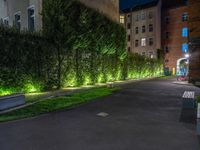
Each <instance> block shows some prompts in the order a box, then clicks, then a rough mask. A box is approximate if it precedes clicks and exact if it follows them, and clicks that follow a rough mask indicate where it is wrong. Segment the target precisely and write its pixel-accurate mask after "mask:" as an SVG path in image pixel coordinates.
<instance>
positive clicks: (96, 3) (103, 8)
mask: <svg viewBox="0 0 200 150" xmlns="http://www.w3.org/2000/svg"><path fill="white" fill-rule="evenodd" d="M80 1H81V2H83V3H84V4H85V5H86V6H89V7H91V8H94V9H98V10H99V11H100V12H102V13H104V14H106V15H107V16H108V17H109V18H111V19H112V20H115V21H117V22H119V0H80Z"/></svg>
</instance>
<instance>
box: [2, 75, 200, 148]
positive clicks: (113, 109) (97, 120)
mask: <svg viewBox="0 0 200 150" xmlns="http://www.w3.org/2000/svg"><path fill="white" fill-rule="evenodd" d="M173 82H174V80H173V79H169V80H164V79H156V80H150V81H141V82H137V83H132V84H129V85H126V86H125V89H124V90H122V91H120V92H118V93H115V94H114V95H112V96H109V97H106V98H102V100H100V101H95V102H91V103H89V104H85V105H82V106H80V107H78V108H76V109H72V110H63V111H59V112H54V113H51V114H47V115H42V116H39V117H36V118H31V119H26V120H21V121H15V122H9V123H1V124H0V150H179V149H180V150H200V146H199V144H200V143H199V141H198V138H197V136H196V134H195V130H196V129H195V128H196V127H195V124H193V123H184V122H181V121H180V116H181V96H182V94H183V92H184V91H185V90H195V91H196V92H197V93H198V94H200V91H199V89H197V88H195V87H193V86H190V85H178V84H174V83H173ZM100 112H106V113H108V114H109V116H107V117H99V116H97V115H96V114H98V113H100Z"/></svg>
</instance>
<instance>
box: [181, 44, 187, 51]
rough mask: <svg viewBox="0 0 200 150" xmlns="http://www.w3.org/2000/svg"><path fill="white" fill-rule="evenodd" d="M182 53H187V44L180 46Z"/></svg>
mask: <svg viewBox="0 0 200 150" xmlns="http://www.w3.org/2000/svg"><path fill="white" fill-rule="evenodd" d="M182 52H183V53H188V44H187V43H184V44H182Z"/></svg>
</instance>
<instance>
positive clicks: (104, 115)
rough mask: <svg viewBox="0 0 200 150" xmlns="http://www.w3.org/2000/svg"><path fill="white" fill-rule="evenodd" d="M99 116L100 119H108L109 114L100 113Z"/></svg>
mask: <svg viewBox="0 0 200 150" xmlns="http://www.w3.org/2000/svg"><path fill="white" fill-rule="evenodd" d="M97 116H99V117H108V116H109V114H108V113H106V112H100V113H98V114H97Z"/></svg>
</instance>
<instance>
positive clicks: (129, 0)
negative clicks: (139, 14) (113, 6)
mask: <svg viewBox="0 0 200 150" xmlns="http://www.w3.org/2000/svg"><path fill="white" fill-rule="evenodd" d="M152 1H155V0H120V9H121V10H124V9H126V8H130V7H132V6H134V5H136V4H145V3H148V2H152Z"/></svg>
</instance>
